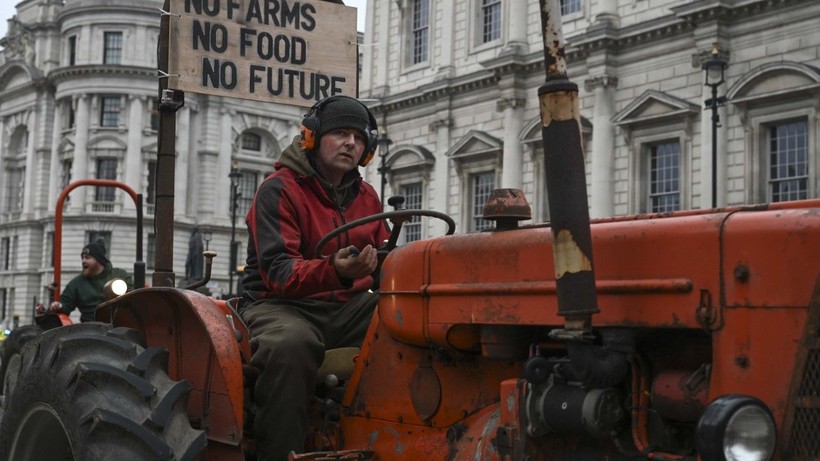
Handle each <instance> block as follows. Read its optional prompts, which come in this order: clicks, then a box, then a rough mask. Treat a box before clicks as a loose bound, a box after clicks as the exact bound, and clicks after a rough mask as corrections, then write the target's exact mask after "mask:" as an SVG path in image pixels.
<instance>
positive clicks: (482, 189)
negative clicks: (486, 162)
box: [470, 171, 495, 232]
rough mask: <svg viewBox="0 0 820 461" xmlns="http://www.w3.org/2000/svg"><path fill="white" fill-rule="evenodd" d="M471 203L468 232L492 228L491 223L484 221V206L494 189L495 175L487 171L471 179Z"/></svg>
mask: <svg viewBox="0 0 820 461" xmlns="http://www.w3.org/2000/svg"><path fill="white" fill-rule="evenodd" d="M471 185H472V203H471V207H470V208H471V215H472V216H471V220H470V225H471V228H470V231H473V232H477V231H481V230H484V229H489V228H491V227H493V223H492V221H488V220H486V219H484V204H485V203H487V199H488V198H489V197H490V192H492V190H493V189H494V188H495V173H494V172H492V171H488V172H485V173H478V174H475V175H472V177H471Z"/></svg>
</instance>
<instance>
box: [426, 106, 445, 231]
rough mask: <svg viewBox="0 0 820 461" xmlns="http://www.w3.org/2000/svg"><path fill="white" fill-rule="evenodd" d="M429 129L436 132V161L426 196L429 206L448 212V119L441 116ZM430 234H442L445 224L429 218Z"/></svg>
mask: <svg viewBox="0 0 820 461" xmlns="http://www.w3.org/2000/svg"><path fill="white" fill-rule="evenodd" d="M430 131H435V132H436V152H435V157H436V163H435V164H434V165H433V178H432V179H433V181H432V187H429V185H428V187H427V190H428V193H429V194H430V195H431V197H429V198H428V200H429V203H430V208H432V209H433V210H436V211H440V212H442V213H446V214H450V213H449V210H448V209H447V198H448V196H449V195H450V190H449V187H450V181H449V177H450V159H449V158H448V157H447V156H446V155H445V153H446V152H447V150H449V148H450V119H449V118H443V119H439V120H436V121H434V122H433V123H431V124H430ZM430 221H431V223H430V230H431V232H432V233H431V234H430V235H431V236H432V235H443V234H444V233H445V232H447V226H446V224H445V223H444V222H442V221H439V220H438V219H431V220H430Z"/></svg>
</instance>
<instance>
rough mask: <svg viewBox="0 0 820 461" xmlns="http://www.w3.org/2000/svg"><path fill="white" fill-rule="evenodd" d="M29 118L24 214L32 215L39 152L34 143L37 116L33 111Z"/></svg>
mask: <svg viewBox="0 0 820 461" xmlns="http://www.w3.org/2000/svg"><path fill="white" fill-rule="evenodd" d="M28 120H29V121H30V122H31V123H30V124H29V125H28V126H27V127H26V129H27V130H28V142H27V145H26V172H25V180H24V181H25V182H24V184H25V188H24V189H23V210H22V212H23V215H29V216H30V215H31V213H32V212H33V211H34V196H35V193H34V192H35V191H36V190H37V187H39V184H37V180H36V179H37V175H36V174H35V173H36V171H35V170H36V169H37V168H36V167H37V162H36V159H37V154H36V152H35V151H34V144H35V142H36V139H37V129H38V126H37V125H38V124H37V117H36V116H35V115H34V114H33V113H31V114H30V116H29V117H28Z"/></svg>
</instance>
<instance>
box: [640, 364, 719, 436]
mask: <svg viewBox="0 0 820 461" xmlns="http://www.w3.org/2000/svg"><path fill="white" fill-rule="evenodd" d="M707 379H708V377H707V376H703V379H698V375H697V370H668V371H663V372H660V373H658V374H656V375H655V377H654V378H653V380H652V388H651V391H650V392H651V395H650V401H651V402H652V408H653V409H654V410H655V411H656V412H657V413H658V414H659V415H660V416H663V417H664V418H668V419H671V420H674V421H688V422H693V423H694V422H697V420H698V418H700V416H701V415H702V414H703V410H705V409H706V405H707V404H708V403H709V402H708V400H707V394H708V382H707Z"/></svg>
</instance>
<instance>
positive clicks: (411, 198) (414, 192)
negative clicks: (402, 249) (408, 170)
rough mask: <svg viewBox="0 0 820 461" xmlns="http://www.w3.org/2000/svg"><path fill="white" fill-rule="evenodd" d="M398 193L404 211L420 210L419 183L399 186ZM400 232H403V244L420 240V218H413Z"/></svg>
mask: <svg viewBox="0 0 820 461" xmlns="http://www.w3.org/2000/svg"><path fill="white" fill-rule="evenodd" d="M399 193H400V194H401V195H403V196H404V199H405V201H404V205H405V208H406V209H408V210H420V209H421V200H422V196H421V183H420V182H417V183H413V184H407V185H404V186H401V189H400V191H399ZM402 230H403V231H404V241H405V242H415V241H416V240H421V217H420V216H413V217H412V218H411V219H410V220H409V221H406V222H405V223H404V226H403V227H402Z"/></svg>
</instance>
